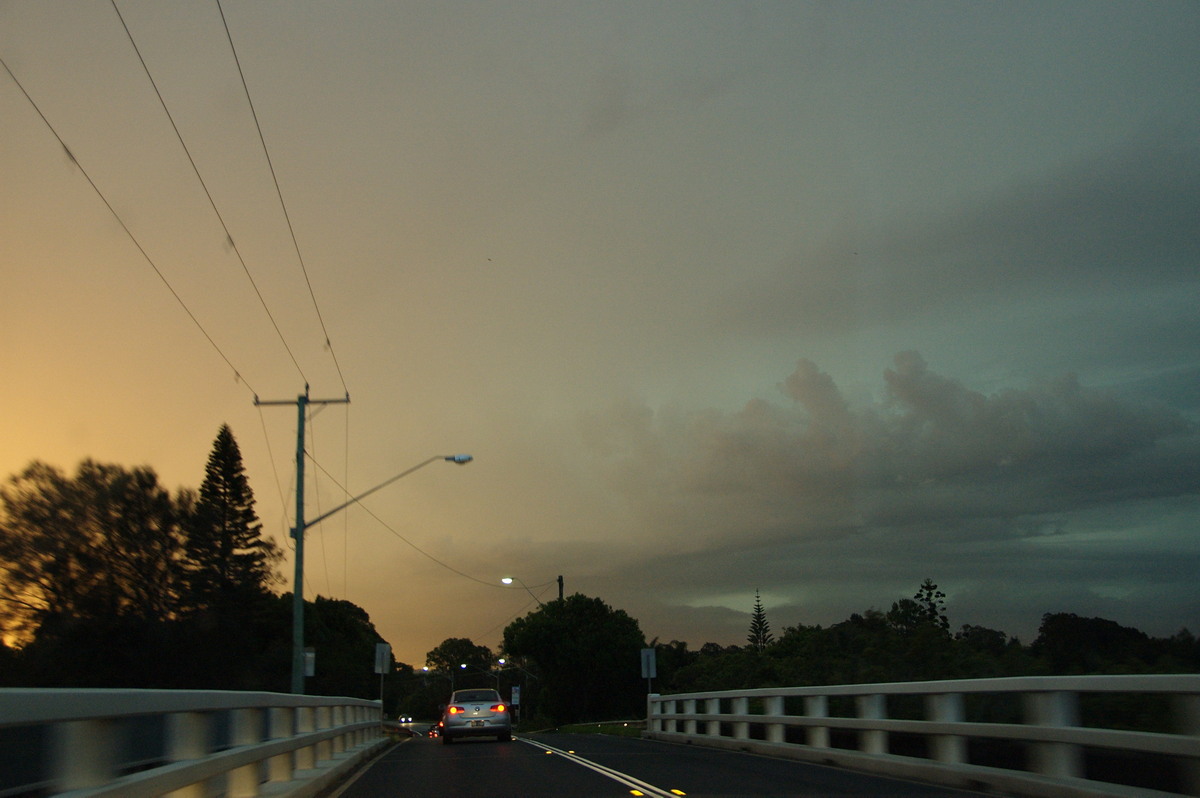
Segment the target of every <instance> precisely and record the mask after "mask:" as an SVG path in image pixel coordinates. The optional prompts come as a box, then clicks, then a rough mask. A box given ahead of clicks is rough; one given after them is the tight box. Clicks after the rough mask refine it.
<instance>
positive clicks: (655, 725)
mask: <svg viewBox="0 0 1200 798" xmlns="http://www.w3.org/2000/svg"><path fill="white" fill-rule="evenodd" d="M657 699H658V693H647V694H646V731H652V732H660V731H662V730H663V724H662V702H661V701H658V700H657Z"/></svg>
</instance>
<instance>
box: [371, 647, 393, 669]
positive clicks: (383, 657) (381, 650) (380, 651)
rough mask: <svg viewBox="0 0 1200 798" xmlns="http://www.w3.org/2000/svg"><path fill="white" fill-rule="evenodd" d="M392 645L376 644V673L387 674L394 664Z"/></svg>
mask: <svg viewBox="0 0 1200 798" xmlns="http://www.w3.org/2000/svg"><path fill="white" fill-rule="evenodd" d="M391 660H392V644H391V643H376V644H375V672H376V673H387V672H388V670H389V666H390V665H391V664H392V661H391Z"/></svg>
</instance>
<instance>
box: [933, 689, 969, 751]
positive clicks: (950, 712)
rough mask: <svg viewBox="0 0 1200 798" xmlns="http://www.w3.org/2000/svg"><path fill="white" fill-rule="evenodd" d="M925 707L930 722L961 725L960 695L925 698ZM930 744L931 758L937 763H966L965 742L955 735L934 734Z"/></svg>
mask: <svg viewBox="0 0 1200 798" xmlns="http://www.w3.org/2000/svg"><path fill="white" fill-rule="evenodd" d="M925 707H926V712H927V713H928V715H929V718H930V720H934V721H937V722H939V723H961V722H962V721H963V718H964V714H963V697H962V694H961V693H934V694H933V695H928V696H925ZM931 742H932V748H933V758H934V759H936V760H937V761H938V762H945V763H946V764H948V765H958V764H962V763H963V762H966V761H967V741H966V740H965V739H963V738H962V737H960V736H958V735H957V734H935V735H933V740H932V741H931Z"/></svg>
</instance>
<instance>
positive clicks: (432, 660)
mask: <svg viewBox="0 0 1200 798" xmlns="http://www.w3.org/2000/svg"><path fill="white" fill-rule="evenodd" d="M425 664H426V665H428V666H429V669H430V670H433V671H439V672H441V673H445V674H446V675H447V676H449V675H451V674H453V675H454V676H455V677H458V675H459V672H460V671H462V670H463V668H462V666H463V665H466V666H467V667H468V669H473V670H471V671H470V672H471V673H478V672H479V671H481V670H482V671H488V670H491V667H492V650H491V649H490V648H488V647H487V646H480V645H476V644H475V643H472V642H471V641H470V640H469V639H467V638H465V637H451V638H447V639H446V640H443V641H442V642H441V643H439V644H438V647H437V648H435V649H433V650H432V651H430V652H429V653H427V654H426V655H425Z"/></svg>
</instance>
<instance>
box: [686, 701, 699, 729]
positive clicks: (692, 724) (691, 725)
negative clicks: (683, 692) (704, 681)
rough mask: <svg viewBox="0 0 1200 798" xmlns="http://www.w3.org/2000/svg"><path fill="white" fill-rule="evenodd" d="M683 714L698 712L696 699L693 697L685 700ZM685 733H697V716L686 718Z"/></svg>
mask: <svg viewBox="0 0 1200 798" xmlns="http://www.w3.org/2000/svg"><path fill="white" fill-rule="evenodd" d="M683 714H685V715H695V714H696V699H694V698H691V699H688V700H686V701H684V702H683ZM683 733H684V734H695V733H696V719H695V718H688V719H687V720H685V721H684V722H683Z"/></svg>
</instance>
